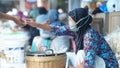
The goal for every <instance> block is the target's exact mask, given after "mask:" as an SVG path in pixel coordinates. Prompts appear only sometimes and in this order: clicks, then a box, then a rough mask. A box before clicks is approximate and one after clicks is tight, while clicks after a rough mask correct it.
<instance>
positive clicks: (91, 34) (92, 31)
mask: <svg viewBox="0 0 120 68" xmlns="http://www.w3.org/2000/svg"><path fill="white" fill-rule="evenodd" d="M85 36H88V37H90V38H102V37H103V36H102V34H100V33H99V32H98V31H96V30H95V29H94V28H93V27H92V26H91V27H90V28H89V29H88V30H87V31H86V33H85Z"/></svg>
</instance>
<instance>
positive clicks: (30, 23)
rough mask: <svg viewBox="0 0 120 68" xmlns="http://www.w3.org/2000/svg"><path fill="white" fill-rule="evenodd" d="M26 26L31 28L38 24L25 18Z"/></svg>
mask: <svg viewBox="0 0 120 68" xmlns="http://www.w3.org/2000/svg"><path fill="white" fill-rule="evenodd" d="M24 21H25V22H26V23H27V24H28V25H30V26H32V27H37V26H38V24H37V23H35V22H34V20H33V19H30V18H27V19H25V20H24Z"/></svg>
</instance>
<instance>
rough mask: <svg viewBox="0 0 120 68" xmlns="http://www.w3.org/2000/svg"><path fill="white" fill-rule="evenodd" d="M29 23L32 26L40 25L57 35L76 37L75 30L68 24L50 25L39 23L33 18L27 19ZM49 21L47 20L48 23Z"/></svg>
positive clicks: (39, 26)
mask: <svg viewBox="0 0 120 68" xmlns="http://www.w3.org/2000/svg"><path fill="white" fill-rule="evenodd" d="M26 22H27V24H29V25H30V26H32V27H38V28H41V29H44V30H48V31H50V32H52V33H54V34H55V35H59V36H60V35H69V36H73V37H75V32H73V31H71V30H70V29H69V27H68V26H49V25H47V24H37V23H35V22H34V21H33V20H32V19H26ZM46 22H48V21H45V22H44V23H46Z"/></svg>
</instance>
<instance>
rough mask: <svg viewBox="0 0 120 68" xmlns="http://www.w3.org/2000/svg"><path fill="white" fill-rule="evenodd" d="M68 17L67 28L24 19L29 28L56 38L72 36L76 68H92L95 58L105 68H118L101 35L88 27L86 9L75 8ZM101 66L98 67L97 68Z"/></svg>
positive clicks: (112, 53) (90, 19) (115, 59)
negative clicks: (44, 31) (31, 27)
mask: <svg viewBox="0 0 120 68" xmlns="http://www.w3.org/2000/svg"><path fill="white" fill-rule="evenodd" d="M69 16H70V17H69V19H70V23H69V26H61V27H57V26H48V25H44V24H39V25H38V24H34V21H33V20H31V19H26V21H27V23H28V24H29V25H31V26H34V27H39V28H42V29H45V30H48V31H50V32H52V33H54V34H55V35H57V36H61V35H71V36H73V37H74V39H75V43H76V51H75V53H76V56H77V68H94V67H95V64H96V63H99V62H95V61H96V60H97V56H98V57H100V58H101V59H102V60H104V61H103V62H104V63H105V68H119V66H118V61H117V58H116V56H115V54H114V52H113V51H112V50H111V48H110V47H109V45H108V43H107V42H106V41H105V39H104V37H103V35H101V34H100V33H98V32H97V31H96V30H94V28H93V27H92V26H91V25H90V23H91V22H92V17H91V16H90V15H89V14H88V8H76V9H74V10H72V11H70V12H69ZM81 50H83V51H84V56H83V57H80V56H81V54H79V52H80V51H81ZM80 59H83V60H80ZM101 66H104V65H101ZM101 66H100V65H98V67H101ZM73 68H75V67H73ZM101 68H102V67H101Z"/></svg>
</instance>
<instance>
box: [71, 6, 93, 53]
mask: <svg viewBox="0 0 120 68" xmlns="http://www.w3.org/2000/svg"><path fill="white" fill-rule="evenodd" d="M87 15H88V8H76V9H74V10H72V11H70V12H69V16H70V17H71V18H72V19H73V20H74V21H75V22H78V20H80V19H81V18H83V17H86V16H87ZM86 20H87V18H86V19H84V20H82V21H81V22H79V24H77V28H78V27H80V26H81V25H83V24H84V23H85V21H86ZM91 22H92V17H91V16H89V20H88V21H87V23H86V24H85V25H84V26H82V27H81V28H80V29H79V30H78V31H77V32H76V33H77V35H76V38H75V43H76V53H77V52H78V50H81V49H83V48H84V42H83V36H84V34H85V33H86V31H87V29H89V28H90V25H89V24H90V23H91Z"/></svg>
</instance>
